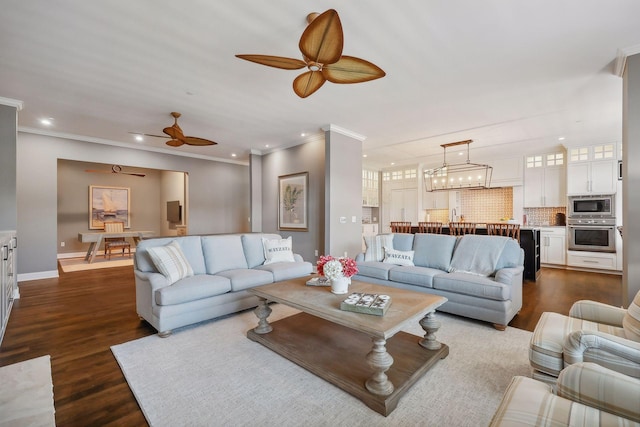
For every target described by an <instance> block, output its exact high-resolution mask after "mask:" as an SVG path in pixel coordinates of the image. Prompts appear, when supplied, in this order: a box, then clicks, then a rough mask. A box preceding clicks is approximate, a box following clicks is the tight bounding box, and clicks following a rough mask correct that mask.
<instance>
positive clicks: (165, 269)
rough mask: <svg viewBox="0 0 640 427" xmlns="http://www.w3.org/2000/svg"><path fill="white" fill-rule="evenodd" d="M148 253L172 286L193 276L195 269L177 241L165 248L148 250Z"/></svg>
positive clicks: (157, 247) (158, 247)
mask: <svg viewBox="0 0 640 427" xmlns="http://www.w3.org/2000/svg"><path fill="white" fill-rule="evenodd" d="M147 252H148V253H149V256H150V257H151V260H152V261H153V264H154V265H155V266H156V268H157V269H158V271H159V272H160V273H162V275H163V276H165V277H166V278H167V279H168V280H169V282H170V283H171V284H173V283H175V282H177V281H178V280H180V279H183V278H185V277H189V276H193V269H192V268H191V265H189V261H187V258H186V257H185V256H184V253H183V252H182V249H180V245H179V244H178V242H176V241H175V240H173V241H172V242H171V243H169V244H167V245H165V246H156V247H154V248H148V249H147Z"/></svg>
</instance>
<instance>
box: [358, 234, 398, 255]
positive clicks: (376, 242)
mask: <svg viewBox="0 0 640 427" xmlns="http://www.w3.org/2000/svg"><path fill="white" fill-rule="evenodd" d="M364 244H365V245H366V247H367V249H366V250H365V252H364V260H365V261H382V260H383V259H384V248H385V246H386V247H387V248H391V249H393V234H378V235H377V236H364Z"/></svg>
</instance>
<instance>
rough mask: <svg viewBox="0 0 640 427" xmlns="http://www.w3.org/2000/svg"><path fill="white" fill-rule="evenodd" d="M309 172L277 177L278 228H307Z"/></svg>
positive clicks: (298, 229)
mask: <svg viewBox="0 0 640 427" xmlns="http://www.w3.org/2000/svg"><path fill="white" fill-rule="evenodd" d="M308 186H309V172H302V173H295V174H291V175H282V176H279V177H278V229H279V230H291V231H307V230H308V227H309V226H308V211H309V208H308V201H309V191H308Z"/></svg>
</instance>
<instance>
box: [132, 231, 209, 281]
mask: <svg viewBox="0 0 640 427" xmlns="http://www.w3.org/2000/svg"><path fill="white" fill-rule="evenodd" d="M174 240H175V241H176V242H178V244H179V245H180V248H181V249H182V253H183V254H184V256H185V257H186V258H187V261H189V265H191V268H192V269H193V274H204V273H206V268H205V266H204V255H203V254H202V243H201V242H200V236H184V237H163V238H157V239H145V240H141V241H140V242H138V244H137V246H136V252H135V260H136V268H137V269H138V270H140V271H144V272H146V273H150V272H153V271H158V270H157V269H156V268H155V265H154V264H153V261H152V260H151V257H150V256H149V253H148V252H147V248H152V247H155V246H164V245H166V244H168V243H171V242H172V241H174Z"/></svg>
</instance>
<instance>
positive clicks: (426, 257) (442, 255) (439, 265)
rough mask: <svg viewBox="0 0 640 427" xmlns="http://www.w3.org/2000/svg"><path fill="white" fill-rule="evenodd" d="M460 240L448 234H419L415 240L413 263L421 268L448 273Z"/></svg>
mask: <svg viewBox="0 0 640 427" xmlns="http://www.w3.org/2000/svg"><path fill="white" fill-rule="evenodd" d="M457 241H458V239H457V238H456V236H449V235H447V234H426V233H419V234H416V235H415V237H414V238H413V250H414V251H415V255H414V257H413V263H414V264H415V265H418V266H420V267H430V268H436V269H438V270H444V271H448V270H449V267H450V265H451V257H452V256H453V249H454V248H455V247H456V243H457Z"/></svg>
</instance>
